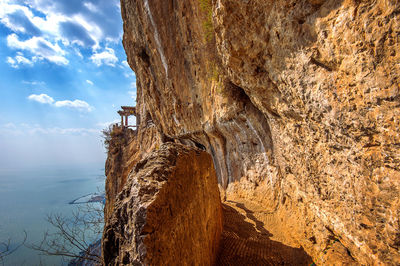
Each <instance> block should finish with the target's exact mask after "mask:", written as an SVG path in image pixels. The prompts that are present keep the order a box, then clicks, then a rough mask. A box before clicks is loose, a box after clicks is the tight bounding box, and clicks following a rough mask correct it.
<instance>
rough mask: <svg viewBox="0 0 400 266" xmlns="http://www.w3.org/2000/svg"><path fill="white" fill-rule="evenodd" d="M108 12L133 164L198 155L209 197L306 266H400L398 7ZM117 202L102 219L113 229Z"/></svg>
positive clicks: (144, 4)
mask: <svg viewBox="0 0 400 266" xmlns="http://www.w3.org/2000/svg"><path fill="white" fill-rule="evenodd" d="M121 9H122V17H123V21H124V38H123V43H124V47H125V50H126V52H127V56H128V63H129V64H130V66H131V67H132V69H133V70H134V71H135V74H136V77H137V90H138V91H137V95H138V96H137V110H138V113H139V116H140V117H139V120H140V124H139V128H138V131H137V136H136V139H135V141H137V149H136V150H135V151H133V150H132V152H131V154H130V155H129V156H130V157H129V156H128V157H129V158H135V159H134V160H132V164H134V163H136V162H138V161H139V160H140V159H142V158H144V157H145V155H146V153H147V152H149V151H151V150H153V149H155V150H156V149H158V148H159V147H161V145H162V143H163V142H171V143H172V142H176V143H181V144H183V145H185V146H192V147H197V148H200V149H203V150H205V152H206V153H208V154H209V155H210V156H211V157H210V158H211V159H212V165H213V167H214V169H215V173H216V176H217V179H218V183H219V185H220V188H221V194H222V198H223V199H224V200H226V201H227V202H236V203H238V204H242V205H240V206H243V207H244V208H246V209H247V210H249V211H251V212H252V215H254V217H257V220H259V221H263V227H264V229H265V230H267V231H268V232H269V233H270V234H271V235H272V236H271V240H273V241H278V242H280V243H282V244H283V245H285V246H289V247H292V248H294V249H297V248H300V247H301V248H303V249H304V251H305V252H307V254H309V255H310V256H311V257H312V259H313V261H314V262H315V263H317V264H319V265H329V264H337V265H340V264H357V263H359V264H364V265H374V264H386V265H398V264H400V253H399V250H400V229H399V227H400V220H399V219H400V198H399V195H400V193H399V192H400V191H399V189H400V144H399V143H400V121H399V117H400V92H399V84H400V80H399V75H400V55H399V51H400V39H399V36H400V3H399V2H398V1H389V0H366V1H358V0H339V1H338V0H300V1H295V0H263V1H261V0H254V1H245V0H241V1H238V0H198V1H175V0H162V1H161V0H137V1H134V0H122V1H121ZM193 164H194V165H195V164H196V161H194V162H193ZM127 172H128V171H125V172H124V174H122V175H118V174H117V175H109V176H108V177H107V178H108V179H113V180H114V181H113V182H111V183H110V184H120V185H118V189H114V190H112V189H110V190H109V191H111V192H110V193H109V194H108V195H107V197H109V198H111V199H115V198H116V197H117V195H118V199H119V201H118V202H123V200H124V197H130V196H129V195H127V194H124V193H123V192H122V193H120V194H118V193H119V192H120V191H121V190H122V191H125V188H126V187H132V186H133V183H132V180H133V179H132V178H130V179H126V176H127ZM117 180H120V181H118V182H117ZM121 180H123V181H121ZM125 180H127V181H125ZM124 186H125V188H124ZM189 198H190V197H189ZM118 204H120V203H116V204H113V205H112V206H111V205H110V206H109V208H108V210H107V212H114V213H113V214H112V215H114V217H118V215H117V214H116V213H117V212H118V210H119V207H117V206H120V205H118ZM137 204H140V202H137ZM110 215H111V214H110ZM129 215H133V214H129ZM129 215H128V217H129ZM106 216H107V215H106ZM193 218H196V217H193ZM116 219H117V218H116ZM129 221H130V220H129V219H128V220H126V222H125V220H124V219H122V218H121V219H120V221H119V223H120V225H119V226H120V227H121V228H123V227H125V226H131V227H132V226H133V225H128V224H129ZM108 223H109V222H108V221H106V224H108ZM107 228H108V227H107ZM110 228H111V227H110ZM110 230H111V229H110ZM110 233H111V231H110ZM129 241H132V242H131V247H135V245H136V244H135V243H136V242H135V241H136V240H135V239H131V240H129ZM132 252H133V253H130V254H131V255H130V257H129V259H132V260H133V258H134V251H132ZM135 254H136V253H135ZM135 256H136V255H135ZM120 258H121V259H122V257H120Z"/></svg>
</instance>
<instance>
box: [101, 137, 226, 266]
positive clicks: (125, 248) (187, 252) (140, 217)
mask: <svg viewBox="0 0 400 266" xmlns="http://www.w3.org/2000/svg"><path fill="white" fill-rule="evenodd" d="M114 207H115V211H114V212H113V214H112V217H110V219H109V220H108V224H107V225H106V227H105V229H104V235H103V244H102V250H103V259H104V262H103V263H104V265H140V264H143V265H177V264H179V265H212V264H214V262H215V260H216V256H217V252H218V247H219V239H220V235H221V232H222V212H221V201H220V197H219V191H218V185H217V177H216V174H215V170H214V167H213V163H212V159H211V156H210V155H209V154H207V153H206V152H204V151H201V150H199V149H196V148H188V147H185V146H183V145H179V144H172V143H167V144H163V145H162V146H161V147H160V148H159V149H158V150H157V151H155V152H153V153H150V154H149V155H147V156H146V157H145V158H144V159H143V160H141V161H140V162H138V163H137V164H136V166H135V168H134V169H133V171H132V172H131V174H130V175H129V178H128V183H127V185H126V186H125V187H124V189H123V190H122V192H121V193H120V194H119V195H118V198H117V201H116V204H115V206H114Z"/></svg>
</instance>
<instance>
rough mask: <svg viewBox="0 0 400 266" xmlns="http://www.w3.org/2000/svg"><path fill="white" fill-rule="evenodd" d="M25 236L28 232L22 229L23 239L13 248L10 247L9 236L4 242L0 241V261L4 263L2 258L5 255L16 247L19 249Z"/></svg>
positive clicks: (24, 240)
mask: <svg viewBox="0 0 400 266" xmlns="http://www.w3.org/2000/svg"><path fill="white" fill-rule="evenodd" d="M27 237H28V234H27V233H26V231H24V239H23V240H22V242H21V243H20V244H18V245H17V246H15V247H14V248H11V238H9V239H7V240H6V241H5V242H0V263H2V264H4V258H5V257H6V256H9V255H11V254H12V253H14V252H15V251H16V250H17V249H19V248H20V247H21V246H22V245H24V244H25V242H26V239H27Z"/></svg>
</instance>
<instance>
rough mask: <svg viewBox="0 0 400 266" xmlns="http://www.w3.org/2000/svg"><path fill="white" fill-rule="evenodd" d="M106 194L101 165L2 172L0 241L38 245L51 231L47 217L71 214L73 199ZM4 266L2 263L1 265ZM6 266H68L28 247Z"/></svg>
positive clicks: (14, 255) (6, 170)
mask: <svg viewBox="0 0 400 266" xmlns="http://www.w3.org/2000/svg"><path fill="white" fill-rule="evenodd" d="M98 190H103V191H104V169H103V165H102V164H98V165H90V166H83V167H82V166H80V167H78V166H73V167H70V168H66V167H63V168H47V167H41V168H36V169H24V170H21V169H0V241H4V240H6V239H8V238H11V239H12V243H13V245H16V244H18V243H19V242H21V241H22V239H23V238H24V230H25V231H26V232H27V236H28V239H27V243H28V244H29V243H37V242H38V241H40V240H41V239H42V237H43V233H44V232H45V231H46V230H48V229H50V228H51V227H50V225H49V224H48V222H47V221H46V217H47V215H48V214H52V213H60V214H63V215H66V216H68V215H71V212H72V210H74V208H76V205H70V204H68V203H69V202H70V201H71V200H73V199H76V198H78V197H81V196H83V195H87V194H89V193H94V192H97V191H98ZM0 265H1V264H0ZM4 265H66V263H65V262H64V263H63V262H62V261H61V260H60V258H58V257H46V256H40V255H38V253H37V252H36V251H33V250H30V249H28V248H26V247H21V248H19V249H18V250H17V251H16V252H15V253H13V254H12V255H10V256H8V257H6V259H5V260H4Z"/></svg>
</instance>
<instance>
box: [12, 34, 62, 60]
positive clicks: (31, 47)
mask: <svg viewBox="0 0 400 266" xmlns="http://www.w3.org/2000/svg"><path fill="white" fill-rule="evenodd" d="M7 45H8V47H10V48H13V49H20V50H26V51H29V52H31V53H32V54H34V55H35V56H34V57H32V61H39V60H43V59H47V60H48V61H50V62H53V63H56V64H57V65H67V64H68V63H69V61H68V60H67V59H66V58H65V57H64V55H65V54H66V52H65V51H64V50H63V49H61V47H60V46H59V45H58V44H52V43H50V42H49V41H47V40H45V39H44V38H43V37H32V38H31V39H28V40H26V41H20V40H19V38H18V36H17V34H15V33H13V34H11V35H8V36H7Z"/></svg>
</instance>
